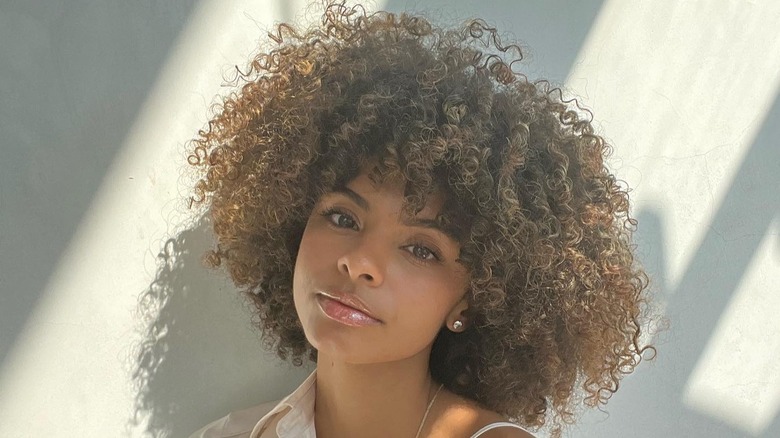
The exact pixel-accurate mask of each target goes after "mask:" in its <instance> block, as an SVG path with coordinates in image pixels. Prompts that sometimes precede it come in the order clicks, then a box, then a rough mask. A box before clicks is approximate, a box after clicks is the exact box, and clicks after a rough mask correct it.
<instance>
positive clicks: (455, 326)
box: [452, 320, 463, 330]
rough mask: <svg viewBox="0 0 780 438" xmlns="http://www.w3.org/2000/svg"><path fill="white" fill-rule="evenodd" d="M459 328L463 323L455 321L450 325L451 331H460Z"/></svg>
mask: <svg viewBox="0 0 780 438" xmlns="http://www.w3.org/2000/svg"><path fill="white" fill-rule="evenodd" d="M461 327H463V323H462V322H460V320H456V321H455V322H453V323H452V329H453V330H460V329H461Z"/></svg>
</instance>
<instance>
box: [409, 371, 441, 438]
mask: <svg viewBox="0 0 780 438" xmlns="http://www.w3.org/2000/svg"><path fill="white" fill-rule="evenodd" d="M442 386H444V384H443V383H442V384H441V385H439V389H437V390H436V394H433V398H431V401H430V402H429V403H428V407H427V408H426V409H425V415H423V419H422V421H421V422H420V427H419V428H417V435H415V436H414V438H420V432H422V429H423V426H424V425H425V419H426V418H428V412H430V410H431V406H433V402H434V401H436V396H437V395H439V391H441V387H442Z"/></svg>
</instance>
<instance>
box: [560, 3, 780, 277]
mask: <svg viewBox="0 0 780 438" xmlns="http://www.w3.org/2000/svg"><path fill="white" fill-rule="evenodd" d="M777 22H780V2H753V3H750V2H744V1H738V0H729V1H719V2H681V1H676V0H663V1H655V2H621V1H615V0H610V1H606V2H605V3H604V5H603V7H602V10H601V13H600V14H599V15H598V18H597V20H596V21H595V22H594V25H593V27H592V28H591V31H590V33H589V35H588V37H587V38H586V41H585V42H584V44H583V46H582V49H581V51H580V54H579V55H578V56H577V58H576V61H575V63H574V65H573V68H572V71H571V72H570V74H569V76H568V78H567V80H566V84H567V87H569V88H570V89H571V90H572V91H573V92H574V93H576V94H578V95H579V96H581V97H582V100H583V101H584V103H585V105H586V106H587V107H590V108H592V109H593V110H594V113H595V115H596V126H597V127H601V128H602V134H603V135H605V137H606V138H607V139H608V141H609V142H610V143H612V144H613V145H614V146H615V157H616V158H614V159H612V160H611V162H610V164H611V166H612V168H613V169H614V170H615V172H616V174H617V175H618V176H619V177H620V178H622V179H624V180H626V181H627V182H628V183H629V184H630V186H631V187H632V189H633V192H632V196H634V199H636V200H637V203H636V204H635V205H634V207H635V209H640V208H642V207H643V206H644V204H643V200H654V202H657V201H658V200H663V201H662V203H661V204H660V205H664V206H665V208H664V210H663V212H662V213H663V222H664V230H665V232H666V233H665V241H664V247H665V248H666V254H667V255H668V259H667V261H668V266H667V267H666V271H667V273H666V275H667V278H668V279H669V287H668V290H667V292H670V291H672V290H675V285H676V284H677V283H678V281H679V279H680V278H681V275H682V273H684V272H685V271H686V268H687V266H688V265H689V263H690V261H691V257H692V256H693V255H694V252H695V250H696V248H698V247H699V244H700V242H701V240H702V238H703V236H704V234H705V232H706V231H707V229H708V226H709V225H710V221H711V218H712V216H713V214H714V212H715V209H716V208H717V207H718V206H719V205H721V202H722V200H723V197H724V195H725V193H726V191H727V189H728V183H729V182H730V181H733V180H734V174H735V172H736V170H737V169H738V167H739V164H740V163H741V162H742V159H743V157H744V155H745V153H746V152H747V151H748V150H749V149H750V145H751V144H752V142H753V140H754V138H755V136H756V134H757V133H758V130H759V129H760V128H761V126H762V123H763V121H764V119H765V116H766V114H767V113H768V111H769V109H770V107H771V105H772V103H773V101H774V99H775V96H777V93H778V90H779V89H780V57H778V56H767V54H769V53H772V54H776V53H780V33H778V32H777V31H776V23H777ZM733 29H740V32H738V33H736V32H734V31H733ZM639 169H642V170H641V171H640V170H639ZM680 169H686V175H685V177H681V175H680Z"/></svg>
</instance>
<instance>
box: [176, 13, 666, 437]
mask: <svg viewBox="0 0 780 438" xmlns="http://www.w3.org/2000/svg"><path fill="white" fill-rule="evenodd" d="M269 37H270V39H271V40H272V44H273V47H272V49H271V50H268V51H267V52H264V53H260V54H258V55H256V56H255V57H254V58H253V59H252V60H251V63H250V68H249V69H248V71H247V72H243V73H241V72H240V77H239V79H238V81H239V82H240V88H239V89H237V90H236V91H235V92H234V93H233V94H231V95H230V96H228V97H226V98H225V99H224V100H223V102H222V103H221V104H220V105H219V107H218V111H217V112H216V115H215V116H214V117H213V119H212V120H211V121H210V122H209V124H208V127H207V128H205V129H203V130H201V131H200V132H199V133H198V136H197V138H195V139H194V140H193V150H192V152H191V155H190V156H189V162H190V164H192V165H193V166H196V167H197V168H198V169H200V170H201V171H202V172H203V173H202V178H201V179H200V181H199V182H198V183H197V186H196V188H195V191H196V199H195V200H196V202H199V203H203V204H205V205H206V206H208V213H209V215H210V218H211V221H212V223H213V227H214V232H215V235H216V238H217V248H216V249H215V250H214V251H213V252H212V253H211V254H210V260H211V262H212V264H213V265H214V266H218V265H220V264H224V265H225V266H226V267H227V270H228V272H229V275H230V277H231V278H232V280H233V282H234V283H235V284H236V286H237V287H238V288H239V289H241V290H242V291H244V292H245V294H246V296H247V297H248V298H249V299H250V300H251V302H252V303H253V304H254V306H255V308H256V311H257V317H256V324H257V325H258V327H259V328H260V329H261V331H262V334H263V337H264V339H265V341H266V343H267V345H268V346H269V347H271V348H275V350H276V351H277V353H278V355H279V356H280V357H281V358H283V359H292V361H293V363H295V364H301V363H302V362H303V360H304V359H306V358H310V359H312V360H316V351H315V350H314V349H313V348H312V347H311V345H309V344H308V343H307V340H306V338H305V336H304V334H303V329H302V327H301V324H300V322H299V320H298V318H297V315H296V312H295V307H294V304H293V294H292V278H293V267H294V265H295V259H296V255H297V251H298V246H299V244H300V240H301V236H302V233H303V230H304V227H305V225H306V222H307V219H308V217H309V215H310V212H311V211H312V209H313V207H314V205H315V203H316V202H317V200H318V199H319V198H320V196H321V195H322V194H324V193H327V192H329V191H331V190H332V189H333V188H335V187H336V186H338V185H342V184H345V183H346V182H348V181H349V180H351V179H352V178H354V177H355V176H356V175H357V173H358V169H359V168H360V166H361V165H362V163H364V162H366V160H369V159H375V160H376V162H377V163H378V164H377V166H376V168H377V171H378V174H380V175H385V174H388V173H390V172H393V173H397V174H398V175H400V176H402V177H403V178H404V179H405V181H406V191H405V194H406V202H407V203H406V205H407V208H409V211H411V212H415V211H419V209H421V208H422V206H423V205H424V202H425V197H426V195H428V194H430V193H431V192H432V191H434V190H441V191H443V192H444V193H445V194H446V199H447V203H446V206H445V210H446V213H445V214H444V215H443V217H444V218H445V219H446V222H447V226H449V227H451V229H452V231H453V232H454V233H455V234H456V235H457V236H459V239H460V244H461V254H460V260H461V261H462V262H463V264H464V265H465V266H466V267H467V269H468V270H469V273H470V285H469V289H468V291H467V293H466V296H467V298H468V300H469V303H470V304H469V306H470V307H469V310H468V312H469V317H470V321H472V324H471V325H470V327H469V328H468V330H466V331H465V332H463V333H452V332H450V331H448V330H446V329H443V330H442V331H441V332H440V334H439V335H438V337H437V338H436V341H435V343H434V348H433V351H432V353H431V360H430V367H431V372H432V374H433V376H434V378H435V379H436V380H437V381H439V382H441V383H443V384H444V385H445V386H446V387H447V388H448V389H449V390H451V391H453V392H455V393H457V394H460V395H462V396H465V397H467V398H469V399H471V400H474V401H476V402H477V403H479V404H481V405H482V406H484V407H486V408H488V409H491V410H493V411H496V412H498V413H500V414H502V415H505V416H507V417H509V418H511V419H514V420H515V421H518V422H519V423H521V424H525V425H527V426H532V427H533V426H541V425H543V424H545V422H549V421H552V422H553V424H562V423H568V422H571V421H573V418H574V410H573V408H574V407H575V404H576V402H579V401H581V398H580V395H584V400H585V402H586V403H588V404H590V405H592V406H597V405H599V404H603V403H606V401H607V399H608V398H609V397H610V396H611V394H612V393H614V392H615V391H616V390H617V387H618V382H619V380H620V379H621V378H622V377H623V376H624V375H625V374H628V373H630V372H632V371H633V369H634V367H635V366H636V365H637V364H638V363H639V361H640V360H641V357H642V353H643V352H644V350H645V349H647V348H652V347H647V346H642V345H641V344H640V326H641V324H640V322H641V321H640V319H641V315H642V314H643V309H644V307H645V296H644V294H643V291H644V290H645V288H646V286H647V280H646V276H645V273H644V271H643V270H642V269H641V267H639V266H638V264H637V263H636V262H635V260H634V257H633V253H632V251H633V248H632V245H631V243H630V237H631V233H632V231H633V227H634V225H635V221H634V220H633V219H632V218H630V217H629V214H628V207H629V203H628V195H627V193H626V189H625V188H622V187H621V186H620V185H619V184H618V183H617V182H616V179H615V177H614V175H613V174H612V173H611V172H610V171H609V170H608V169H607V168H606V167H605V165H604V157H605V156H606V155H607V154H608V153H609V145H607V144H606V142H605V141H604V140H603V139H602V138H601V137H600V136H598V135H596V134H594V129H593V127H592V125H591V121H590V120H589V119H583V118H582V116H581V114H582V113H588V112H587V111H584V110H579V108H577V107H576V101H568V102H567V101H563V100H562V97H561V92H560V90H559V89H557V88H552V89H551V87H550V85H549V83H547V82H546V81H535V82H531V81H529V80H528V79H527V78H526V77H525V76H524V75H522V74H521V73H519V72H516V71H515V66H516V65H517V64H516V61H519V60H520V59H522V52H521V49H520V47H519V46H517V45H514V44H512V45H506V46H504V45H502V43H501V40H500V38H499V37H498V34H497V31H496V30H495V29H494V28H491V27H489V26H488V25H487V24H486V23H485V22H483V21H481V20H472V21H470V22H468V23H466V24H465V25H463V26H462V27H461V28H457V29H441V28H437V27H435V26H434V25H432V24H431V23H430V22H429V21H428V20H426V19H425V18H422V17H419V16H413V15H407V14H400V15H395V14H392V13H388V12H379V13H375V14H371V15H367V14H366V13H365V12H364V11H363V10H362V9H361V8H359V7H356V8H351V7H347V6H345V5H344V4H343V3H332V2H328V4H327V5H326V7H325V10H324V14H323V16H322V20H321V22H320V23H319V25H317V26H315V27H312V28H310V29H308V30H305V31H304V30H296V29H295V28H293V27H292V26H290V25H287V24H281V25H279V26H277V28H276V32H275V33H274V34H269ZM571 102H574V104H572V103H571ZM572 105H575V107H573V106H572ZM588 114H589V113H588ZM579 390H583V391H584V392H580V391H579ZM578 394H580V395H578Z"/></svg>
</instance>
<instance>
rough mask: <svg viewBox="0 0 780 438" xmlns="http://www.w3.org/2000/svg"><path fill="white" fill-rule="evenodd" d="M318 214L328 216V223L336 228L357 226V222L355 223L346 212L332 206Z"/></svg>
mask: <svg viewBox="0 0 780 438" xmlns="http://www.w3.org/2000/svg"><path fill="white" fill-rule="evenodd" d="M320 214H321V215H322V216H325V217H326V218H328V221H330V223H332V224H333V225H335V226H336V227H338V228H351V229H356V228H357V223H355V220H354V219H353V218H352V216H350V215H349V214H348V213H346V212H343V211H340V210H338V209H334V208H329V209H327V210H325V211H323V212H322V213H320Z"/></svg>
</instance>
